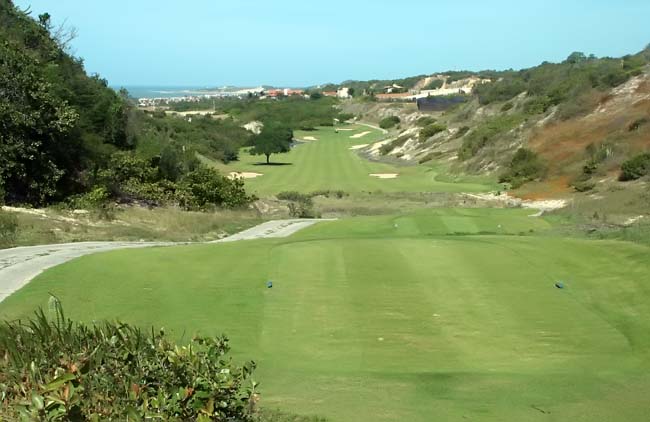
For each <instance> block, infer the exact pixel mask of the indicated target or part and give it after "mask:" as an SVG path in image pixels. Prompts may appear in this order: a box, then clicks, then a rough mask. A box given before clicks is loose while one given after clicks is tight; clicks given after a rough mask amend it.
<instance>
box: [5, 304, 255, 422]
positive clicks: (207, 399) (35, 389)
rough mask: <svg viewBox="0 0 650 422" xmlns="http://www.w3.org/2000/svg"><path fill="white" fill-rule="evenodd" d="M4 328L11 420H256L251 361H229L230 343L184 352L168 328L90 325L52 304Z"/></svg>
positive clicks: (197, 345)
mask: <svg viewBox="0 0 650 422" xmlns="http://www.w3.org/2000/svg"><path fill="white" fill-rule="evenodd" d="M50 305H51V309H50V313H51V314H52V317H51V318H48V317H47V316H46V314H45V312H44V311H43V310H39V311H37V312H36V315H35V316H34V317H32V318H30V319H28V320H25V321H8V322H5V323H4V324H3V325H2V326H0V354H1V355H2V357H3V358H2V359H1V360H0V374H2V375H1V379H2V383H1V384H0V394H1V395H2V397H3V400H2V402H0V413H2V415H3V417H5V418H7V419H8V420H40V421H46V420H47V421H55V420H63V421H71V420H74V421H82V420H88V421H93V420H134V421H135V420H152V419H153V420H169V421H181V420H196V421H210V420H239V421H246V420H250V415H251V413H252V410H253V409H252V407H253V403H254V399H255V396H256V395H255V383H254V382H252V381H251V380H250V377H251V375H252V372H253V370H254V369H255V363H254V362H248V363H246V364H244V365H243V366H237V365H234V364H233V363H232V360H231V359H230V358H227V354H228V352H229V350H230V347H229V344H228V339H227V338H226V337H224V336H222V337H195V338H194V339H192V341H191V343H190V344H189V345H187V346H184V347H179V346H177V345H175V344H174V343H172V342H171V341H170V340H168V339H167V337H166V336H165V333H164V331H162V330H160V331H159V332H155V331H154V330H153V329H152V330H151V332H150V333H145V332H143V331H141V330H140V329H139V328H135V327H132V326H130V325H128V324H124V323H113V322H104V323H101V324H95V325H90V326H89V325H85V324H83V323H78V322H73V321H72V320H70V319H68V318H66V317H65V316H64V313H63V310H62V309H61V306H60V304H59V302H58V300H56V299H55V298H51V299H50Z"/></svg>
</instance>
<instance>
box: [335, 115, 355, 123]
mask: <svg viewBox="0 0 650 422" xmlns="http://www.w3.org/2000/svg"><path fill="white" fill-rule="evenodd" d="M337 119H339V121H340V122H347V121H348V120H352V119H354V114H352V113H340V114H339V115H338V117H337Z"/></svg>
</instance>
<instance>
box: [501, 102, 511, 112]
mask: <svg viewBox="0 0 650 422" xmlns="http://www.w3.org/2000/svg"><path fill="white" fill-rule="evenodd" d="M512 107H514V105H513V104H512V103H510V102H508V103H505V104H504V105H502V106H501V111H502V112H506V111H508V110H510V109H512Z"/></svg>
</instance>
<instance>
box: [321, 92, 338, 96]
mask: <svg viewBox="0 0 650 422" xmlns="http://www.w3.org/2000/svg"><path fill="white" fill-rule="evenodd" d="M323 96H324V97H336V96H338V93H337V92H336V91H323Z"/></svg>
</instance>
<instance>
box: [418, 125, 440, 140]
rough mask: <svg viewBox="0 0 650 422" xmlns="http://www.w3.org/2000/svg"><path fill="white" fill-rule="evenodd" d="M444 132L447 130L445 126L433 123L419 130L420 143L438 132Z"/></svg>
mask: <svg viewBox="0 0 650 422" xmlns="http://www.w3.org/2000/svg"><path fill="white" fill-rule="evenodd" d="M445 130H447V126H445V125H441V124H438V123H433V124H431V125H429V126H426V127H424V128H422V129H420V142H424V141H426V140H427V139H429V138H431V137H432V136H434V135H437V134H438V133H440V132H444V131H445Z"/></svg>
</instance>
